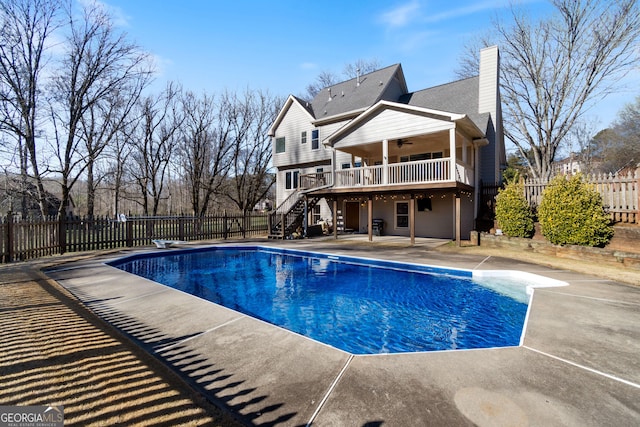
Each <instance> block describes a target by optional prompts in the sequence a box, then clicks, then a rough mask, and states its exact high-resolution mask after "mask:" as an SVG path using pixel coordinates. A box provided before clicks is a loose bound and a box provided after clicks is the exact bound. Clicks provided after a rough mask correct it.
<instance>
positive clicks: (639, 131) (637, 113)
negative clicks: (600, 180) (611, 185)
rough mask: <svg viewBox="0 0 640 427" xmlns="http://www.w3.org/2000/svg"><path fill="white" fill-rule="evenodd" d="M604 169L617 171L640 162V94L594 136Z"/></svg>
mask: <svg viewBox="0 0 640 427" xmlns="http://www.w3.org/2000/svg"><path fill="white" fill-rule="evenodd" d="M593 145H594V150H595V151H596V153H597V155H598V157H599V158H600V160H601V161H602V166H601V168H602V170H603V171H604V172H607V173H616V172H619V171H621V170H624V169H625V168H628V167H631V168H635V167H636V166H637V165H638V164H640V96H639V97H637V98H636V100H635V102H633V103H629V104H627V105H625V106H624V107H623V108H622V109H621V110H620V111H619V112H618V115H617V118H616V120H615V121H614V122H613V123H612V124H611V126H610V127H609V128H607V129H604V130H602V131H600V132H598V133H597V134H596V135H595V136H594V137H593Z"/></svg>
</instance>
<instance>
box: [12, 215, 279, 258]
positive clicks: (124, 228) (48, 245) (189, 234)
mask: <svg viewBox="0 0 640 427" xmlns="http://www.w3.org/2000/svg"><path fill="white" fill-rule="evenodd" d="M122 219H123V220H114V219H113V218H106V217H104V218H81V217H69V218H62V219H58V218H47V219H18V218H16V217H14V216H13V215H8V216H6V217H4V218H0V262H5V263H6V262H12V261H25V260H29V259H34V258H39V257H43V256H48V255H56V254H64V253H67V252H81V251H91V250H100V249H115V248H120V247H134V246H146V245H151V244H152V241H153V240H156V239H164V240H180V241H194V240H211V239H228V238H238V237H242V238H245V237H251V236H259V235H265V234H267V233H268V226H267V214H253V213H252V214H242V213H237V214H233V213H231V214H230V213H226V212H225V213H222V214H219V215H212V216H205V217H186V216H177V217H133V218H122Z"/></svg>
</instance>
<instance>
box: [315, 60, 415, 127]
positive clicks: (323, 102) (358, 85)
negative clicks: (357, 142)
mask: <svg viewBox="0 0 640 427" xmlns="http://www.w3.org/2000/svg"><path fill="white" fill-rule="evenodd" d="M398 91H401V92H402V93H406V92H407V84H406V82H405V79H404V73H403V72H402V67H401V66H400V64H394V65H391V66H388V67H385V68H382V69H380V70H376V71H373V72H371V73H368V74H364V75H362V76H360V77H355V78H353V79H350V80H347V81H344V82H341V83H338V84H335V85H332V86H328V87H326V88H324V89H323V90H321V91H320V92H319V93H318V94H317V95H316V96H315V98H313V100H312V101H311V103H310V107H311V114H312V115H313V116H314V117H315V118H316V119H318V120H321V119H324V118H328V117H332V116H340V115H343V114H345V113H349V112H354V113H355V112H362V111H364V110H366V109H367V108H369V107H371V106H372V105H374V104H375V103H376V102H378V101H380V100H382V99H385V98H387V97H391V98H396V99H397V96H398V93H397V92H398ZM396 99H388V100H390V101H395V100H396Z"/></svg>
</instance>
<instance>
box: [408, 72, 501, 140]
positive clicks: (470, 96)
mask: <svg viewBox="0 0 640 427" xmlns="http://www.w3.org/2000/svg"><path fill="white" fill-rule="evenodd" d="M479 79H480V78H479V77H478V76H476V77H470V78H468V79H464V80H458V81H455V82H451V83H446V84H443V85H439V86H434V87H431V88H428V89H423V90H420V91H417V92H412V93H407V94H405V95H403V96H401V97H400V99H399V100H398V102H399V103H402V104H408V105H413V106H416V107H424V108H430V109H434V110H440V111H447V112H450V113H458V114H466V115H467V116H468V117H469V118H470V119H471V120H472V121H473V122H474V123H475V124H476V125H477V126H478V128H480V129H486V127H487V120H489V114H488V113H484V114H480V113H478V83H479Z"/></svg>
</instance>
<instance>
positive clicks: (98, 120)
mask: <svg viewBox="0 0 640 427" xmlns="http://www.w3.org/2000/svg"><path fill="white" fill-rule="evenodd" d="M143 83H144V80H139V79H136V80H135V84H134V85H133V86H128V87H126V88H122V91H121V92H116V93H113V94H110V95H107V96H105V97H104V99H101V100H99V101H98V102H96V103H95V104H93V105H91V107H89V109H88V110H87V112H86V113H85V114H84V115H83V116H82V118H81V120H80V131H81V133H80V139H81V140H82V141H83V142H84V147H83V152H84V153H85V163H86V180H87V182H86V185H87V215H88V216H89V217H92V216H93V215H94V210H95V198H96V191H97V189H98V186H99V185H100V183H101V181H102V180H103V179H104V178H106V176H105V175H99V174H97V162H98V160H99V158H100V156H101V155H102V153H103V151H104V150H105V149H106V148H107V147H108V146H110V145H112V144H115V145H116V150H115V152H116V153H122V151H121V150H120V148H121V147H120V140H119V139H118V138H119V137H120V134H121V132H122V130H124V129H126V125H127V123H128V122H129V121H131V120H132V119H133V118H132V108H133V106H134V105H135V103H136V102H137V100H138V99H139V97H140V91H141V90H142V88H143V87H144V84H143ZM116 169H120V170H121V169H122V166H121V165H118V166H116ZM116 204H117V203H116ZM116 212H117V211H116Z"/></svg>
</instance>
